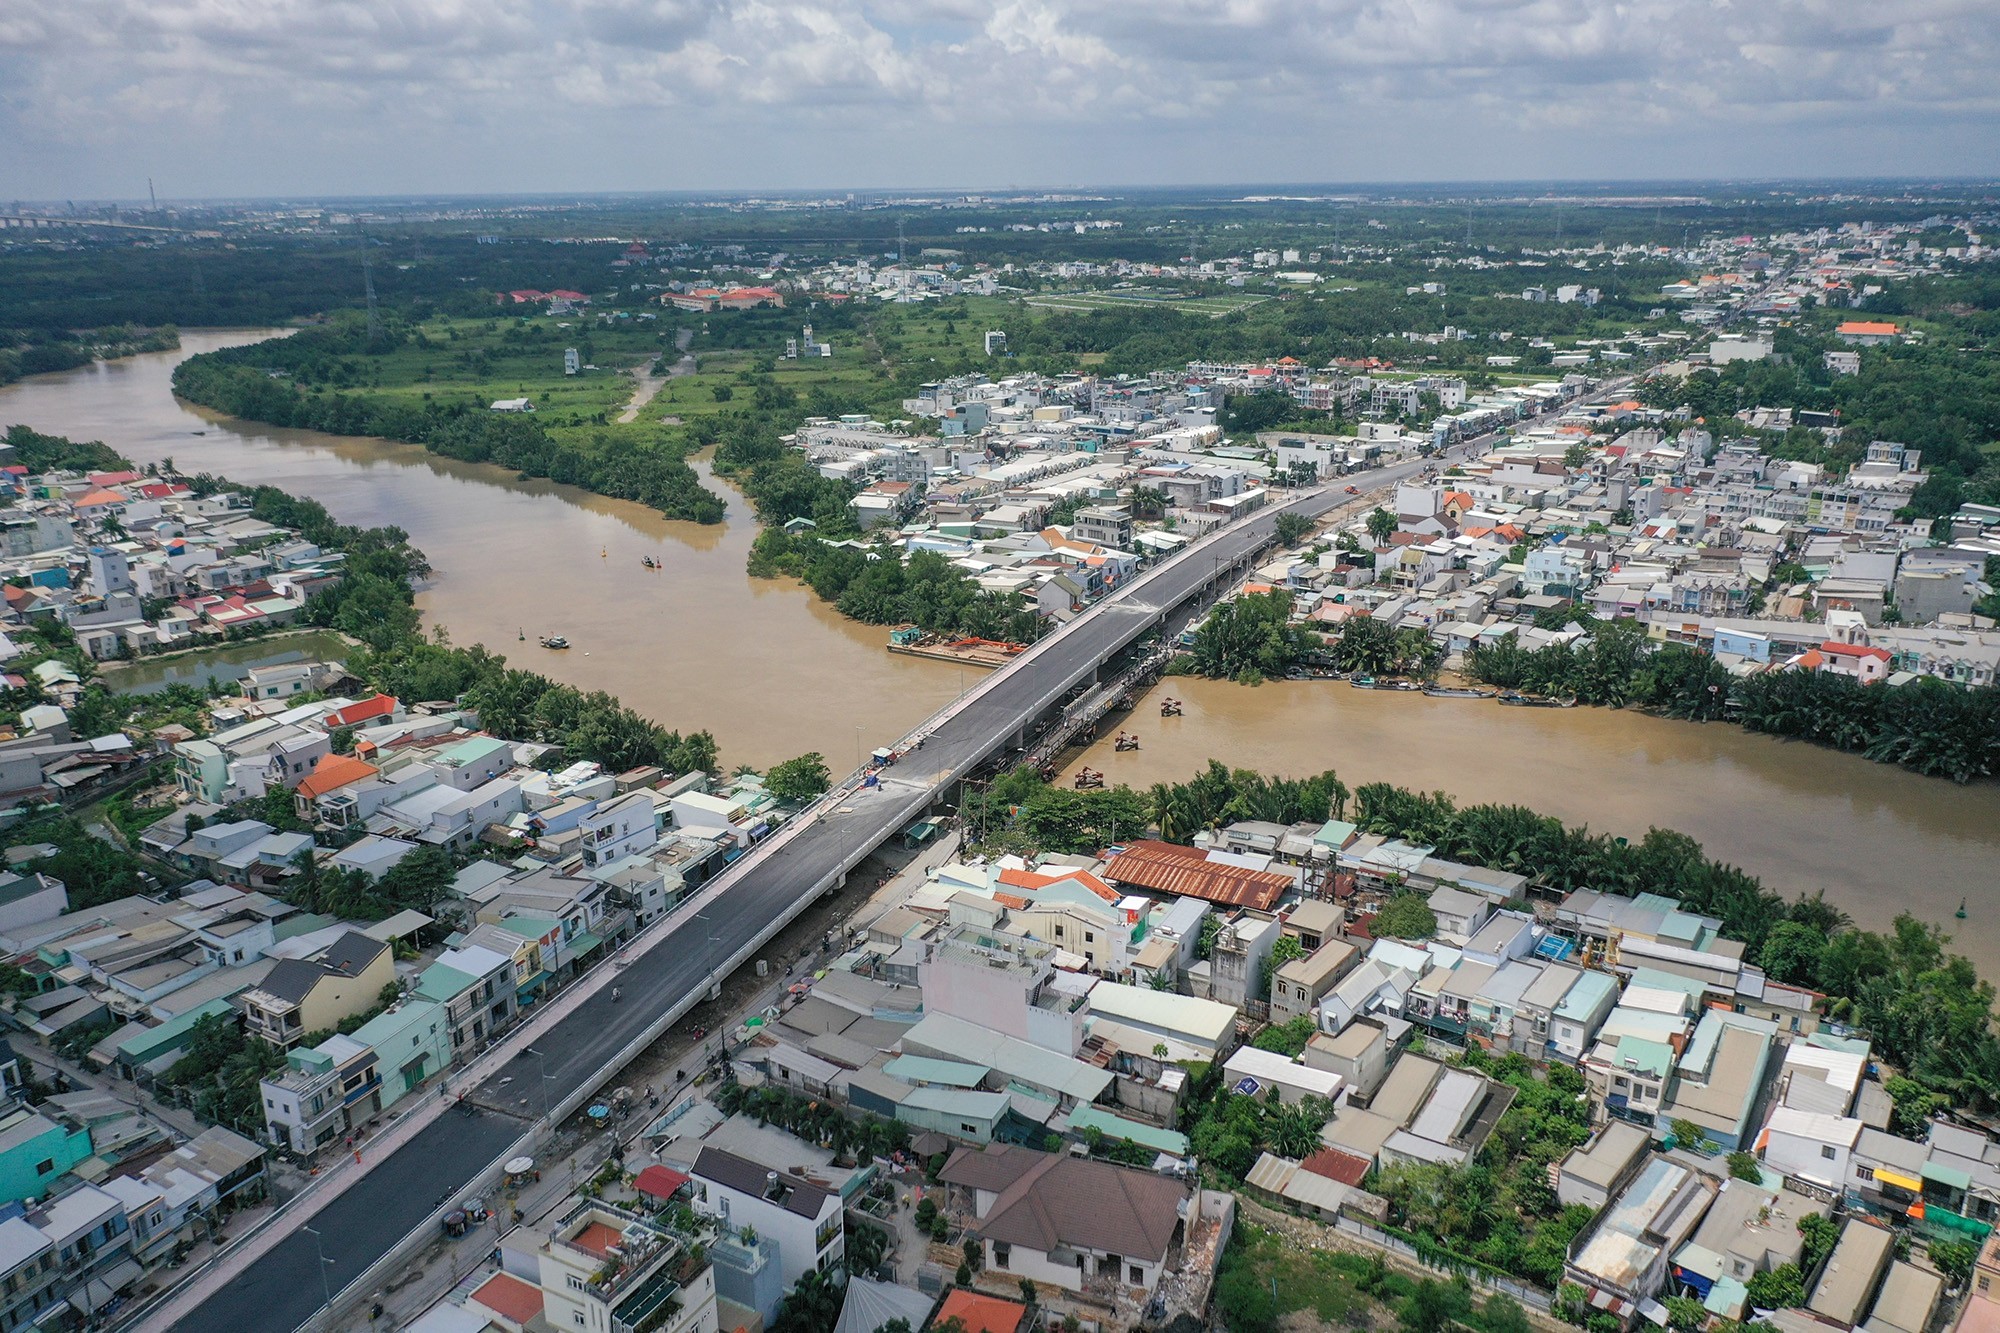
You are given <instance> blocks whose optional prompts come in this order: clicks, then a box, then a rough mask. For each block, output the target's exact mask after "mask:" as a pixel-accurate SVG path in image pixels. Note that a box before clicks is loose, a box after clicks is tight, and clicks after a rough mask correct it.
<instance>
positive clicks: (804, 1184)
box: [689, 1148, 847, 1287]
mask: <svg viewBox="0 0 2000 1333" xmlns="http://www.w3.org/2000/svg"><path fill="white" fill-rule="evenodd" d="M689 1174H690V1175H691V1176H692V1177H693V1180H694V1187H695V1197H694V1204H695V1207H696V1208H698V1209H699V1210H700V1211H702V1212H704V1213H706V1214H708V1215H709V1216H710V1217H713V1218H715V1219H717V1221H719V1222H721V1223H723V1224H724V1225H726V1226H728V1227H730V1228H732V1229H734V1230H737V1231H741V1230H743V1229H744V1228H746V1227H748V1228H752V1229H754V1230H755V1232H756V1234H757V1235H758V1236H759V1237H762V1238H764V1239H766V1240H770V1241H772V1242H774V1243H775V1244H776V1245H777V1247H778V1264H779V1276H780V1277H781V1278H782V1279H783V1282H784V1285H785V1286H787V1287H790V1286H792V1285H793V1284H795V1283H796V1282H797V1281H798V1280H799V1279H800V1278H801V1277H804V1276H805V1275H806V1274H807V1273H811V1272H815V1271H817V1272H822V1273H824V1272H827V1271H829V1270H831V1269H832V1268H834V1267H835V1266H836V1265H838V1264H839V1263H840V1262H841V1260H842V1259H843V1258H845V1257H846V1254H847V1231H846V1228H845V1225H844V1223H843V1221H842V1213H843V1208H842V1204H841V1198H840V1195H839V1193H837V1192H836V1191H834V1190H830V1189H823V1188H821V1187H820V1186H818V1185H815V1184H813V1183H812V1182H810V1181H807V1180H804V1179H801V1178H800V1177H798V1176H794V1175H791V1174H789V1173H780V1172H777V1171H773V1170H770V1169H768V1168H766V1167H764V1166H761V1165H759V1164H758V1163H756V1162H753V1161H751V1160H749V1159H748V1158H746V1157H739V1156H737V1155H736V1154H735V1153H732V1152H725V1151H723V1150H722V1149H720V1148H703V1149H702V1150H701V1152H700V1153H699V1154H698V1155H697V1156H696V1157H695V1160H694V1163H693V1166H692V1169H691V1171H690V1172H689Z"/></svg>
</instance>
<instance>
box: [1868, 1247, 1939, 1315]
mask: <svg viewBox="0 0 2000 1333" xmlns="http://www.w3.org/2000/svg"><path fill="white" fill-rule="evenodd" d="M1943 1296H1944V1279H1943V1278H1942V1277H1940V1276H1938V1275H1937V1274H1936V1273H1933V1272H1930V1271H1928V1270H1926V1269H1922V1268H1918V1267H1917V1266H1916V1265H1915V1264H1907V1263H1904V1262H1903V1261H1902V1260H1900V1259H1898V1260H1896V1261H1895V1262H1893V1263H1891V1264H1890V1265H1889V1276H1888V1277H1886V1278H1884V1279H1882V1290H1881V1292H1880V1293H1879V1294H1877V1296H1876V1297H1875V1312H1874V1313H1873V1314H1871V1315H1869V1316H1868V1322H1867V1323H1865V1324H1863V1325H1862V1326H1861V1327H1862V1328H1864V1329H1865V1330H1867V1333H1924V1330H1925V1329H1927V1328H1929V1327H1930V1324H1931V1316H1932V1315H1934V1314H1936V1313H1937V1308H1938V1302H1939V1300H1940V1299H1942V1297H1943Z"/></svg>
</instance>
